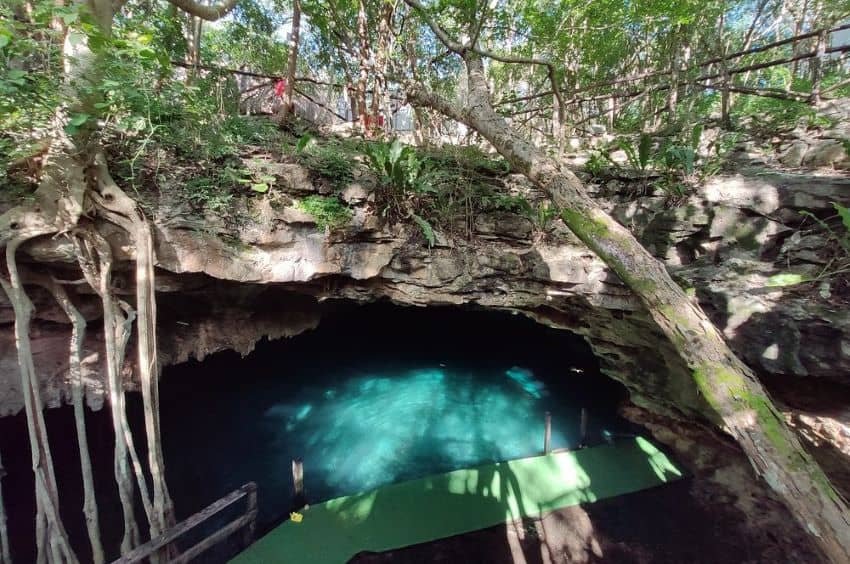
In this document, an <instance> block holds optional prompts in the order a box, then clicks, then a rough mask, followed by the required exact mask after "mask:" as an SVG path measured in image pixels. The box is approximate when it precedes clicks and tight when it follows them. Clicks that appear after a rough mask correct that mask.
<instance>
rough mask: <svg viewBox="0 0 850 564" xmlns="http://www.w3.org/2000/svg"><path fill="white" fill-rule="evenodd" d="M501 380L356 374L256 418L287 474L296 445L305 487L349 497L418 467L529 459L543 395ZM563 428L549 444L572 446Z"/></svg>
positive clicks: (519, 382)
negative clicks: (262, 423) (323, 488)
mask: <svg viewBox="0 0 850 564" xmlns="http://www.w3.org/2000/svg"><path fill="white" fill-rule="evenodd" d="M503 373H504V374H505V376H506V378H505V380H503V381H501V382H500V381H498V380H494V379H489V380H487V381H486V382H484V381H477V380H474V379H473V377H472V375H470V374H469V373H466V372H458V371H457V369H453V368H452V367H434V368H430V367H422V368H414V369H408V370H404V371H401V372H397V371H389V370H386V371H377V370H376V371H372V372H368V373H363V372H361V373H356V374H353V375H352V376H351V377H350V378H347V379H345V380H340V381H336V382H333V385H332V386H328V385H327V384H325V383H320V382H315V384H316V385H311V384H312V383H307V385H305V386H303V387H301V388H300V389H299V390H298V391H297V392H296V394H295V395H294V396H293V397H289V398H288V399H287V400H286V401H281V402H278V403H275V404H274V405H272V406H271V407H269V408H268V409H266V411H265V413H264V420H265V427H266V429H267V430H268V432H269V433H271V434H272V435H273V436H275V437H276V438H275V439H274V442H273V444H272V447H273V448H272V453H271V456H275V453H282V454H283V456H281V457H280V460H279V462H278V465H279V467H280V468H281V469H282V472H285V468H286V467H287V465H288V464H289V458H288V457H287V455H286V453H289V452H292V450H293V449H294V448H296V449H297V448H299V447H298V446H297V445H301V446H300V449H301V450H302V451H303V452H302V453H301V454H300V455H299V456H303V457H304V458H305V468H306V469H307V470H306V471H307V473H308V480H310V482H311V483H317V482H318V483H323V484H327V487H328V489H329V490H332V491H334V492H345V493H347V492H354V491H363V490H367V489H371V488H374V487H377V486H379V485H381V484H386V483H391V482H393V481H397V480H398V479H403V478H405V477H413V476H415V475H416V472H417V471H416V467H417V466H420V467H422V468H423V469H426V468H429V467H433V465H434V464H435V463H436V465H437V468H438V469H441V468H451V467H455V468H456V467H462V466H469V465H474V464H478V463H481V462H485V461H492V460H502V459H508V458H515V457H517V456H522V455H528V454H532V453H534V452H535V451H536V450H537V449H538V448H540V446H541V441H542V433H543V413H544V412H545V410H546V408H547V406H546V405H544V404H542V403H541V401H542V400H543V398H546V397H548V396H549V392H548V390H547V389H546V386H545V384H544V383H543V382H542V381H540V380H539V379H536V378H535V377H534V373H533V372H532V371H531V370H530V369H528V368H524V367H521V366H512V367H510V368H508V369H507V370H505V371H504V372H503ZM573 417H575V415H573ZM559 423H560V425H558V424H559ZM563 423H566V422H565V421H564V419H563V418H561V419H560V421H556V425H555V429H554V431H553V444H555V445H558V446H561V445H570V444H574V443H573V442H572V441H573V440H574V439H572V437H575V431H573V433H571V434H569V435H568V434H566V433H564V431H563V429H564V428H565V427H566V425H564V424H563ZM569 425H570V426H572V427H574V426H575V422H573V421H570V422H569ZM470 487H471V488H473V489H475V488H476V487H477V486H476V485H475V484H472V485H471V486H470ZM463 491H465V490H463Z"/></svg>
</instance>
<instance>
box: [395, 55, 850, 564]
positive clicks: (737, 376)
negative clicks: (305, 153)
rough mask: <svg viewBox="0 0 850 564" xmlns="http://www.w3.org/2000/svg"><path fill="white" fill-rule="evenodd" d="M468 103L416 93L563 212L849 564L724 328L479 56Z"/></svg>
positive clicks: (807, 465) (833, 509)
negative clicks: (519, 113) (490, 78)
mask: <svg viewBox="0 0 850 564" xmlns="http://www.w3.org/2000/svg"><path fill="white" fill-rule="evenodd" d="M463 57H464V61H465V63H466V69H467V79H468V82H469V103H468V104H467V106H466V107H464V108H458V107H456V106H454V105H452V104H450V103H448V102H446V101H445V100H443V99H442V98H439V97H438V96H435V95H434V94H433V93H430V92H427V91H425V90H424V89H422V88H420V87H418V86H417V85H412V86H411V87H410V89H409V92H408V96H409V98H410V100H411V101H412V102H414V103H416V104H420V105H425V106H429V107H432V108H434V109H436V110H437V111H440V112H441V113H443V114H445V115H446V116H449V117H451V118H453V119H455V120H458V121H461V122H463V123H465V124H466V125H467V126H469V127H471V128H473V129H475V130H476V131H478V133H480V134H481V135H482V136H483V137H484V138H486V139H487V140H488V141H490V143H491V144H492V145H493V146H494V147H495V148H496V150H498V151H499V153H500V154H501V155H502V156H504V157H505V158H506V159H507V160H508V161H509V162H510V163H511V164H512V166H513V168H514V169H515V170H518V171H521V172H522V173H524V174H525V175H526V176H527V177H528V178H529V179H530V180H531V181H532V182H533V183H534V184H535V185H537V186H538V187H540V188H541V189H542V190H544V191H545V192H546V193H548V194H549V195H550V197H551V198H552V200H553V201H554V203H555V205H557V206H558V207H559V208H560V209H562V218H563V220H564V222H565V223H566V225H567V227H569V229H570V230H571V231H572V232H573V233H575V235H576V236H577V237H578V238H579V239H581V240H582V241H583V242H584V243H585V244H586V245H587V246H588V247H589V248H590V249H591V250H592V251H593V252H594V253H596V255H597V256H599V258H600V259H602V260H603V261H604V262H605V263H606V264H607V265H608V266H609V267H610V268H611V269H612V270H613V271H614V272H615V273H616V274H617V275H618V276H619V277H620V278H621V279H622V280H623V282H624V283H625V284H626V285H627V286H628V287H629V288H631V290H632V291H633V292H634V293H635V294H636V295H637V296H638V297H639V298H640V299H641V301H642V302H643V304H644V306H645V307H646V309H647V311H648V312H649V313H650V315H651V316H652V318H653V319H654V321H655V322H656V324H657V325H658V327H659V328H660V329H661V331H662V332H663V333H664V335H665V336H666V337H667V338H668V339H669V340H670V342H671V343H672V344H673V346H675V348H676V350H677V351H678V352H679V354H680V356H681V358H682V359H683V360H684V361H685V363H686V364H687V366H688V367H689V369H690V370H691V376H692V378H693V383H694V385H695V386H696V388H697V389H698V390H699V392H700V393H701V394H702V397H703V398H704V399H705V402H706V406H707V411H706V413H705V417H706V418H707V419H709V420H710V421H712V422H713V423H714V424H715V425H717V426H718V427H719V428H721V429H723V430H724V431H725V432H727V433H729V434H730V435H731V436H732V437H733V438H734V439H735V440H736V441H737V442H738V443H739V444H740V446H741V448H742V449H743V450H744V452H745V453H746V455H747V456H748V457H749V459H750V461H751V463H752V464H753V468H754V469H755V471H756V472H757V474H758V475H759V476H761V477H763V478H764V479H765V481H766V482H767V483H768V485H770V486H771V487H772V488H773V489H774V491H776V493H777V494H779V496H780V497H781V498H782V499H783V500H784V501H785V503H786V504H787V505H788V507H789V509H791V511H792V513H793V514H794V515H795V516H796V518H797V519H798V520H799V522H800V524H801V525H802V526H803V527H804V529H805V530H807V531H809V532H810V533H811V534H812V535H813V537H814V540H815V542H816V544H817V545H818V546H819V547H820V548H821V549H822V551H823V553H824V555H825V556H826V557H827V558H828V559H829V560H830V561H832V562H835V563H839V562H841V563H846V562H848V561H850V514H848V511H847V507H846V504H845V502H844V500H843V499H841V497H840V496H839V495H838V494H837V493H836V492H835V490H834V489H833V488H832V486H831V485H830V483H829V480H828V479H827V478H826V476H825V475H824V473H823V471H822V470H821V469H820V467H819V466H818V465H817V464H816V463H815V462H814V461H813V460H812V459H811V457H810V456H809V455H808V454H807V453H806V451H805V450H804V449H803V447H802V446H801V444H800V442H799V440H798V438H797V436H796V435H795V434H794V433H793V432H792V431H791V430H789V429H788V427H787V426H786V425H785V422H784V420H783V418H782V415H781V413H779V412H778V411H777V409H776V408H775V407H774V406H773V404H772V402H771V400H770V399H769V398H768V396H767V394H766V392H765V391H764V389H763V388H762V386H761V384H760V383H759V381H758V380H757V378H756V377H755V375H754V374H753V373H752V371H751V370H750V369H749V368H748V367H747V366H746V365H744V364H743V363H742V362H741V361H740V360H739V359H738V358H737V357H736V356H735V355H734V354H733V353H732V351H731V350H730V349H729V347H728V345H727V344H726V342H725V341H724V339H723V337H722V336H721V334H720V333H719V332H718V330H717V328H716V327H714V325H713V324H712V323H711V321H709V319H708V318H707V317H706V315H705V314H704V313H703V311H702V310H701V309H700V307H699V306H698V305H697V304H695V303H694V302H693V301H692V300H691V299H690V298H689V297H688V296H687V295H686V294H685V292H684V290H682V288H680V287H679V286H678V285H677V284H676V283H675V282H674V281H673V279H672V278H671V277H670V275H669V274H668V273H667V270H666V269H665V267H664V265H663V264H662V263H661V262H659V261H658V260H657V259H655V258H654V257H653V256H652V255H651V254H650V253H649V252H648V251H647V250H646V249H644V248H643V247H642V246H641V245H640V243H639V242H638V241H637V240H636V239H635V238H634V236H633V235H632V234H631V233H630V232H629V231H628V229H626V228H625V227H623V226H622V225H620V224H619V223H617V222H616V221H615V220H614V219H612V218H611V216H609V215H608V214H607V213H605V211H604V210H603V209H602V208H601V207H600V206H599V205H598V204H597V203H596V202H595V201H594V200H593V199H592V198H590V196H588V194H587V192H586V191H585V189H584V186H583V185H582V184H581V181H580V180H579V179H578V178H577V177H576V176H575V175H574V174H573V173H572V172H570V171H569V170H567V169H566V168H563V167H561V166H560V165H559V164H558V163H557V162H555V161H553V160H552V159H550V158H549V157H548V156H547V155H546V154H544V153H543V152H542V151H540V150H538V149H537V148H536V147H534V146H533V145H531V144H530V143H528V142H527V141H526V140H525V139H523V138H521V137H519V136H517V135H516V134H515V133H514V132H513V131H512V130H511V129H510V128H509V127H508V125H507V123H506V122H505V121H504V119H503V118H502V117H500V116H499V115H497V114H496V112H495V111H494V110H493V108H492V105H491V100H490V93H489V90H488V86H487V81H486V76H485V72H484V66H483V64H482V61H481V58H480V57H479V56H478V55H476V54H474V53H472V52H470V51H465V52H464V53H463Z"/></svg>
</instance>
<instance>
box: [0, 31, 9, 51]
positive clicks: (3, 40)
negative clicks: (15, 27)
mask: <svg viewBox="0 0 850 564" xmlns="http://www.w3.org/2000/svg"><path fill="white" fill-rule="evenodd" d="M11 42H12V36H11V35H6V34H5V33H0V49H2V48H3V47H5V46H6V45H8V44H9V43H11Z"/></svg>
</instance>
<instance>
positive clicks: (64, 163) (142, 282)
mask: <svg viewBox="0 0 850 564" xmlns="http://www.w3.org/2000/svg"><path fill="white" fill-rule="evenodd" d="M236 2H237V0H226V1H225V2H223V3H222V4H218V5H214V6H203V5H200V4H197V3H195V2H194V1H192V0H173V1H172V4H174V5H175V6H177V7H178V8H180V9H182V10H184V11H186V12H188V13H189V14H191V15H193V16H195V17H198V18H202V19H204V20H209V21H212V20H215V19H218V18H220V17H221V16H223V15H224V14H226V13H228V12H229V11H230V10H232V9H233V7H234V6H235V5H236ZM122 4H123V2H117V3H114V2H112V1H111V0H88V1H85V2H79V3H77V4H74V5H73V8H75V9H76V10H77V12H76V14H77V16H75V17H79V18H80V20H81V21H83V22H85V23H86V25H87V26H88V27H87V28H86V29H87V30H88V33H87V36H86V37H83V38H81V37H80V36H79V35H76V36H74V37H73V38H71V37H70V35H69V36H68V39H67V40H66V41H64V48H63V52H62V55H63V60H64V63H65V69H66V70H65V77H64V84H65V90H64V95H65V96H66V98H67V103H66V104H65V105H63V106H61V107H60V108H59V109H58V111H57V112H56V114H55V116H54V119H53V122H52V123H53V126H52V129H53V131H52V135H51V137H52V138H53V139H54V141H53V142H52V143H51V144H50V146H49V148H48V149H47V150H46V154H45V157H44V164H43V171H42V178H43V180H42V182H41V184H40V185H39V187H38V190H37V191H36V193H35V198H34V201H33V202H30V203H24V204H21V205H19V206H17V207H15V208H13V209H11V210H9V211H8V212H6V213H4V214H3V215H2V216H0V241H2V243H3V245H4V246H5V248H6V265H7V269H8V278H3V279H0V285H2V286H3V289H4V290H5V291H6V293H7V295H8V296H9V300H10V302H11V303H12V306H13V308H14V312H15V335H16V344H17V349H18V365H19V368H20V372H21V382H22V388H23V390H24V397H25V406H26V415H27V426H28V429H29V438H30V444H31V450H32V465H33V471H34V473H35V484H36V521H35V524H36V542H37V550H38V558H39V561H47V562H76V561H77V557H76V555H75V554H74V552H73V550H72V549H71V546H70V543H69V542H68V536H67V533H66V531H65V528H64V526H63V525H62V520H61V516H60V515H59V501H58V500H59V491H58V489H57V487H56V479H55V475H54V470H53V461H52V457H51V453H50V446H49V443H48V440H47V432H46V428H45V422H44V417H43V414H42V410H43V403H42V401H41V397H40V392H39V386H38V381H37V378H36V376H35V367H34V363H33V358H32V352H31V347H30V340H29V326H30V320H31V317H32V309H33V306H32V303H31V301H30V300H29V297H28V296H27V293H26V291H25V285H26V284H28V283H34V282H35V281H34V280H28V279H27V278H26V277H25V275H26V273H25V272H22V271H20V270H19V268H18V265H17V261H16V251H17V249H18V248H19V247H20V245H21V244H23V243H24V242H26V241H28V240H29V239H32V238H35V237H39V236H43V235H48V234H54V233H58V234H65V235H66V236H70V237H71V238H72V239H73V241H74V242H75V244H76V245H77V248H78V253H79V260H80V267H81V269H82V271H83V273H84V274H85V276H86V279H87V281H88V282H89V284H90V285H91V286H92V288H93V289H94V290H95V291H96V292H97V293H98V294H100V296H101V299H102V304H103V319H104V339H105V345H106V357H107V358H106V361H107V367H108V368H107V372H108V380H109V389H110V405H111V409H112V416H113V425H114V429H115V441H116V443H115V444H116V448H115V476H116V481H117V483H118V489H119V495H120V497H121V501H122V507H123V510H124V528H125V530H124V538H123V540H122V544H121V547H122V552H126V551H128V550H130V548H132V546H133V545H134V544H136V543H137V542H138V540H139V538H138V533H137V527H136V524H135V516H134V511H133V491H132V483H131V481H130V480H131V478H130V470H129V467H128V462H129V461H128V458H129V459H131V460H132V463H133V467H134V470H135V475H136V485H137V486H138V488H139V490H140V492H141V494H142V496H141V497H142V502H143V505H144V507H145V512H146V515H147V519H148V522H149V526H150V534H151V536H156V535H158V534H160V533H161V532H162V531H163V530H164V529H165V528H166V527H168V526H169V525H170V524H172V523H173V520H174V514H173V506H172V502H171V499H170V496H169V494H168V488H167V485H166V483H165V475H164V468H163V460H162V448H161V441H160V433H159V409H158V405H159V399H158V394H159V392H158V378H159V364H158V360H157V356H156V351H157V348H156V305H155V297H154V270H153V265H154V257H153V240H152V236H151V230H150V225H149V224H148V222H147V220H146V218H145V217H144V214H143V213H142V212H141V210H140V209H139V208H138V206H137V204H136V202H134V201H133V200H132V199H131V198H130V197H129V196H127V195H126V194H125V193H124V191H123V190H121V188H120V187H119V186H118V185H117V184H116V183H115V182H114V181H113V179H112V177H111V176H110V174H109V169H108V167H107V163H106V159H105V156H104V155H103V153H102V151H101V149H100V146H99V143H98V139H97V135H96V132H97V122H96V119H95V116H96V115H97V113H98V109H99V108H98V105H99V103H100V99H101V98H100V90H99V88H98V80H99V77H100V73H101V71H102V69H103V66H104V61H105V57H106V56H107V54H108V51H107V48H108V45H109V39H110V36H111V33H112V23H113V18H114V15H115V12H116V10H118V9H120V7H121V5H122ZM69 19H70V20H71V21H73V19H71V18H69ZM65 32H66V34H67V28H66V29H65ZM86 216H88V217H92V216H97V217H99V218H101V219H102V220H105V221H108V222H110V223H113V224H115V225H117V226H119V227H121V228H123V229H125V230H126V231H127V232H128V233H130V235H131V236H132V239H133V241H134V243H135V246H136V265H137V268H136V304H135V305H136V309H135V310H133V309H132V308H131V307H130V306H129V305H128V304H126V303H124V302H123V301H121V300H119V299H117V298H116V297H115V296H114V292H115V290H114V288H113V287H112V286H111V283H110V279H111V267H112V259H111V252H110V249H109V245H108V243H107V242H106V241H105V239H103V237H102V236H101V235H100V234H99V232H98V231H97V228H96V226H95V225H94V224H93V223H91V222H90V221H88V220H86V221H81V220H82V219H84V218H85V217H86ZM22 274H23V275H24V276H22ZM49 286H50V288H51V289H52V290H53V293H54V296H55V297H56V298H57V300H59V303H60V305H61V306H62V307H63V309H65V311H66V313H67V314H68V316H69V318H71V320H72V322H73V323H74V327H75V332H74V334H73V335H72V339H71V350H70V355H71V356H70V364H71V366H72V369H76V368H75V367H78V366H79V357H78V355H79V346H80V341H79V339H80V338H81V334H80V333H81V326H80V318H79V316H78V315H77V314H75V312H74V309H73V306H72V304H70V301H68V300H67V299H66V296H64V295H63V292H62V291H61V290H59V289H58V288H57V287H56V286H54V285H53V284H52V283H49ZM134 319H136V320H137V321H138V322H137V335H138V369H139V376H140V380H141V384H142V386H141V387H142V395H143V400H144V416H145V417H144V419H145V434H146V439H147V451H148V468H149V469H150V473H151V484H152V492H151V493H149V492H148V488H147V483H146V480H145V477H144V475H143V473H142V466H141V464H140V462H139V460H138V456H137V455H136V452H135V448H134V446H133V438H132V434H131V433H130V429H129V425H128V424H127V420H126V412H125V409H124V397H123V394H124V392H123V384H122V382H121V377H120V370H121V365H122V364H123V358H124V350H125V348H126V345H127V341H128V340H129V337H130V326H131V324H132V322H133V320H134ZM119 320H120V321H119ZM78 430H79V431H80V433H81V434H80V436H81V437H84V435H85V430H84V428H81V427H80V422H79V420H78ZM83 472H84V473H86V472H90V465H89V467H88V468H86V464H85V461H84V462H83ZM90 480H91V476H90V475H88V476H84V483H89V482H90ZM87 497H88V496H87ZM87 501H88V502H89V503H90V500H87ZM86 515H87V517H93V514H92V513H91V511H90V506H89V507H87V509H86ZM89 531H90V540H91V543H92V549H93V553H94V554H95V555H96V556H95V559H98V558H101V559H102V557H100V556H98V552H99V539H98V538H97V536H96V534H95V533H94V532H93V530H92V528H91V527H90V528H89Z"/></svg>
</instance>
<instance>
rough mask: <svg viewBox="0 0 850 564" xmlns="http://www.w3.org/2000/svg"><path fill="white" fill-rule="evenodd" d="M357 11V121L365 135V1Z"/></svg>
mask: <svg viewBox="0 0 850 564" xmlns="http://www.w3.org/2000/svg"><path fill="white" fill-rule="evenodd" d="M358 6H359V8H358V10H357V39H358V41H359V52H358V53H359V58H360V61H359V66H360V75H359V77H358V80H357V112H358V116H357V121H358V123H359V124H360V130H361V131H362V132H363V133H364V134H366V133H368V129H369V108H368V106H367V105H366V86H367V84H368V81H369V31H368V29H367V24H368V20H367V13H366V0H359V3H358Z"/></svg>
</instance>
